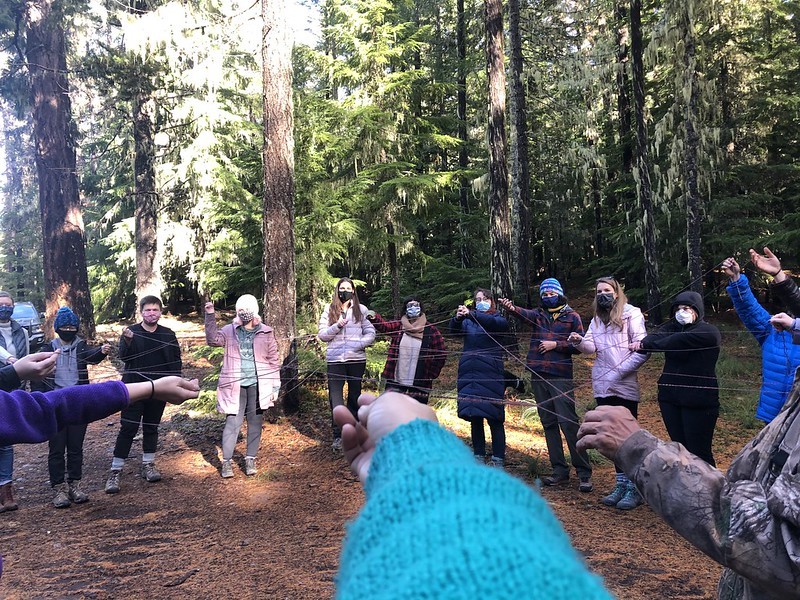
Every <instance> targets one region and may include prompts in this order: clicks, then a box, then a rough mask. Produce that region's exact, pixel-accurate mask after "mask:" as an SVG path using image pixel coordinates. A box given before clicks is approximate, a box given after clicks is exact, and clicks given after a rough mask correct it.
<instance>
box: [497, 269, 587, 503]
mask: <svg viewBox="0 0 800 600" xmlns="http://www.w3.org/2000/svg"><path fill="white" fill-rule="evenodd" d="M539 298H540V302H541V306H540V307H539V308H533V309H528V308H520V307H519V306H515V305H514V303H513V302H512V301H511V300H508V299H507V298H500V299H499V303H500V305H501V306H503V307H504V308H505V309H506V310H507V311H508V312H509V314H511V315H514V316H515V317H517V318H518V319H522V320H524V321H526V322H527V323H529V324H530V326H531V345H530V349H529V350H528V357H527V361H526V362H527V368H528V370H529V371H530V372H531V389H532V390H533V395H534V397H535V398H536V408H537V410H538V412H539V420H540V421H541V422H542V429H543V430H544V437H545V442H546V443H547V454H548V456H549V458H550V466H551V467H552V469H553V473H552V474H551V475H548V476H546V477H543V478H542V483H543V484H544V485H548V486H550V485H560V484H564V483H567V482H568V481H569V466H568V465H567V460H566V457H565V456H564V442H563V441H562V439H561V436H562V434H563V436H564V440H566V442H567V447H568V448H569V455H570V461H571V462H572V466H573V467H574V468H575V472H576V473H577V475H578V481H579V483H578V489H579V490H580V491H581V492H584V493H589V492H591V491H592V489H594V488H593V486H592V479H591V477H592V466H591V464H590V463H589V457H588V455H587V454H586V453H585V452H578V450H577V448H576V447H575V444H576V443H577V441H578V414H577V412H576V411H575V392H574V390H575V384H574V383H573V380H572V356H573V355H574V354H577V352H578V351H577V350H576V349H575V348H574V347H573V346H572V344H570V343H569V342H568V341H567V339H568V337H569V336H570V335H571V334H581V333H583V323H582V322H581V317H580V315H579V314H578V313H577V312H575V311H574V310H573V309H572V307H570V305H569V304H568V303H567V298H566V296H565V295H564V288H563V287H562V286H561V283H560V282H559V281H558V279H555V278H552V277H550V278H548V279H545V280H544V281H542V283H541V284H540V285H539Z"/></svg>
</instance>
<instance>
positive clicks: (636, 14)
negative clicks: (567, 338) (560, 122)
mask: <svg viewBox="0 0 800 600" xmlns="http://www.w3.org/2000/svg"><path fill="white" fill-rule="evenodd" d="M643 53H644V46H643V43H642V2H641V0H631V58H632V70H631V72H632V76H633V101H634V114H635V116H636V118H635V120H636V168H637V170H638V172H639V185H638V186H637V191H638V195H639V206H640V207H641V209H642V227H643V229H644V231H643V232H642V234H643V235H642V242H643V244H642V245H643V250H644V263H645V271H644V280H645V286H646V287H647V306H648V309H649V311H648V320H649V321H650V322H651V323H654V324H659V323H661V319H662V317H661V292H660V291H659V275H658V255H657V254H656V224H655V214H654V209H653V186H652V184H651V181H650V150H649V147H648V143H649V142H648V139H647V138H648V135H647V124H646V123H645V119H644V110H645V108H644V64H643Z"/></svg>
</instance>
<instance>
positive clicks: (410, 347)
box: [367, 296, 447, 404]
mask: <svg viewBox="0 0 800 600" xmlns="http://www.w3.org/2000/svg"><path fill="white" fill-rule="evenodd" d="M367 318H368V319H369V320H370V321H372V324H373V325H374V326H375V329H376V330H377V331H378V332H379V333H387V334H389V335H390V339H391V341H390V343H389V352H388V354H387V358H386V366H385V367H384V369H383V378H384V379H385V380H386V389H387V390H396V391H398V392H402V393H404V394H408V395H409V396H411V397H412V398H416V399H417V400H418V401H420V402H422V403H423V404H427V403H428V397H429V396H430V393H431V387H432V386H433V381H434V380H435V379H436V378H437V377H438V376H439V373H440V372H441V371H442V367H443V366H444V363H445V360H446V359H447V350H446V348H445V346H444V338H443V337H442V334H441V333H440V332H439V330H438V329H437V328H436V326H435V325H433V324H431V323H428V318H427V317H426V316H425V310H424V308H423V306H422V302H421V301H420V299H419V298H418V297H417V296H410V297H408V298H406V300H405V302H403V311H402V316H401V317H400V318H399V319H394V320H391V321H387V320H386V319H384V318H383V317H382V316H381V315H380V314H379V313H372V312H371V311H370V313H367Z"/></svg>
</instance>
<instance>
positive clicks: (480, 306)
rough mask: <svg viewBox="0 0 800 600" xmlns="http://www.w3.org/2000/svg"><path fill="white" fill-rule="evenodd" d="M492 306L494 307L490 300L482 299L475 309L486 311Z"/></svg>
mask: <svg viewBox="0 0 800 600" xmlns="http://www.w3.org/2000/svg"><path fill="white" fill-rule="evenodd" d="M490 308H492V303H491V302H489V301H488V300H481V301H480V302H478V303H476V304H475V309H476V310H477V311H478V312H486V311H487V310H489V309H490Z"/></svg>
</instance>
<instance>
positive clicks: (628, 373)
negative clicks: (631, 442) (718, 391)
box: [569, 277, 648, 510]
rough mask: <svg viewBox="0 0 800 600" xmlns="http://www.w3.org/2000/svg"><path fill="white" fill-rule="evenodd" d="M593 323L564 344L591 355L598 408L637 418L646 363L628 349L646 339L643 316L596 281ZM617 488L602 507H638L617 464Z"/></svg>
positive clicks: (614, 288) (612, 283) (610, 282)
mask: <svg viewBox="0 0 800 600" xmlns="http://www.w3.org/2000/svg"><path fill="white" fill-rule="evenodd" d="M592 308H593V309H594V318H593V319H592V321H591V323H589V329H588V331H587V332H586V335H585V336H581V335H580V334H578V333H572V334H570V336H569V342H571V343H572V344H574V345H575V347H576V348H577V349H578V350H580V351H581V352H583V353H585V354H596V355H597V357H596V358H595V361H594V364H593V365H592V392H593V394H594V398H595V401H596V402H597V406H624V407H625V408H627V409H628V410H629V411H631V414H632V415H633V417H634V418H636V417H637V416H638V415H639V399H640V393H639V379H638V377H637V373H638V369H639V367H641V366H642V364H643V363H644V362H645V361H646V360H647V358H648V356H647V355H646V354H639V353H638V352H634V351H632V350H631V349H630V345H631V344H633V343H635V342H641V341H642V340H643V339H644V337H645V336H646V335H647V329H646V328H645V324H644V315H643V314H642V311H641V310H639V309H638V308H636V307H635V306H632V305H630V304H628V298H627V297H626V296H625V291H624V290H623V289H622V286H621V285H620V283H619V281H617V280H616V279H615V278H613V277H601V278H599V279H598V280H597V281H596V283H595V296H594V302H593V303H592ZM614 467H615V469H616V471H617V476H616V484H615V485H614V489H613V490H611V492H610V493H609V494H608V495H606V496H604V497H603V499H602V500H601V502H602V503H603V504H605V505H606V506H615V507H617V508H618V509H620V510H631V509H633V508H636V507H637V506H638V505H639V494H638V492H637V491H636V486H635V485H634V484H633V483H632V482H631V481H630V479H628V476H627V475H625V472H624V471H623V470H622V468H621V467H620V466H619V465H614Z"/></svg>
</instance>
